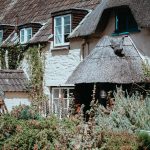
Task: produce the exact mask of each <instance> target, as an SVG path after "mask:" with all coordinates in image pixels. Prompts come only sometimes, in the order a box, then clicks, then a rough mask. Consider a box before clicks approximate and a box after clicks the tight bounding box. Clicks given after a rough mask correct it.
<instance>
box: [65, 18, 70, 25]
mask: <svg viewBox="0 0 150 150" xmlns="http://www.w3.org/2000/svg"><path fill="white" fill-rule="evenodd" d="M64 24H65V25H67V24H70V16H65V17H64Z"/></svg>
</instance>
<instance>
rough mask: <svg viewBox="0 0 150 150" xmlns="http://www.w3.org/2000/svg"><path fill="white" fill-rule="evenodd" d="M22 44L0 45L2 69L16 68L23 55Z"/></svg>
mask: <svg viewBox="0 0 150 150" xmlns="http://www.w3.org/2000/svg"><path fill="white" fill-rule="evenodd" d="M24 48H25V47H23V46H22V45H20V44H19V45H13V46H8V47H4V48H3V47H0V62H1V68H2V69H17V67H18V66H19V65H20V61H21V60H22V58H23V56H24V51H25V49H24Z"/></svg>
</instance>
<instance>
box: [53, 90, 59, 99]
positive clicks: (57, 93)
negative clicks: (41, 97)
mask: <svg viewBox="0 0 150 150" xmlns="http://www.w3.org/2000/svg"><path fill="white" fill-rule="evenodd" d="M53 97H54V98H59V89H54V93H53Z"/></svg>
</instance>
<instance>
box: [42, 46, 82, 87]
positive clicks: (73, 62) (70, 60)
mask: <svg viewBox="0 0 150 150" xmlns="http://www.w3.org/2000/svg"><path fill="white" fill-rule="evenodd" d="M80 60H81V59H80V49H73V50H65V49H61V48H60V49H59V50H56V49H55V50H52V48H49V49H48V50H47V51H45V74H44V82H45V86H66V84H65V82H66V81H67V79H68V77H69V76H70V75H71V74H72V72H73V71H74V69H75V68H76V67H77V65H78V64H79V63H80Z"/></svg>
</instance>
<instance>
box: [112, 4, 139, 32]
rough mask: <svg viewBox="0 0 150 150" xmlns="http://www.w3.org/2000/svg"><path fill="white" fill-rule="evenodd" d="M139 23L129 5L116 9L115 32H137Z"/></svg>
mask: <svg viewBox="0 0 150 150" xmlns="http://www.w3.org/2000/svg"><path fill="white" fill-rule="evenodd" d="M136 31H139V30H138V25H137V23H136V21H135V19H134V17H133V15H132V13H131V11H130V9H129V8H128V7H121V8H118V9H117V10H116V24H115V34H126V33H129V32H136Z"/></svg>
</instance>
